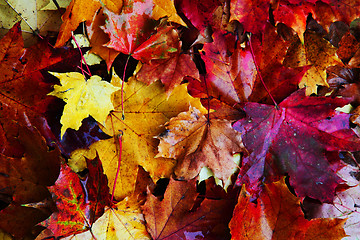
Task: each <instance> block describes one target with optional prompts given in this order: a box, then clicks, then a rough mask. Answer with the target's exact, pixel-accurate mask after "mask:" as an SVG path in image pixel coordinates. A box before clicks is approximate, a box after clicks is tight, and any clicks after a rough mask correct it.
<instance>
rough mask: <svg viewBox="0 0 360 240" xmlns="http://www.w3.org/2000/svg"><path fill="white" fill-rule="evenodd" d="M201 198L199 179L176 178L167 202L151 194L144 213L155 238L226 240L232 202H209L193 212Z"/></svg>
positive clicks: (167, 195) (165, 198) (169, 191)
mask: <svg viewBox="0 0 360 240" xmlns="http://www.w3.org/2000/svg"><path fill="white" fill-rule="evenodd" d="M197 195H198V194H197V193H196V185H195V180H191V181H188V182H185V181H175V180H173V179H170V183H169V185H168V187H167V189H166V192H165V195H164V199H163V200H161V201H160V200H159V199H158V198H156V197H155V196H153V195H151V194H150V195H149V196H148V197H147V200H146V202H145V204H144V206H143V214H144V216H145V220H146V225H147V229H148V231H149V233H150V235H151V236H152V237H153V239H156V240H160V239H167V240H170V239H174V240H175V239H214V240H215V239H224V236H226V227H225V228H224V224H225V225H226V224H227V223H228V221H229V218H228V217H229V216H228V213H229V208H231V206H232V204H229V203H230V202H231V201H229V200H210V199H205V200H204V201H202V202H201V204H200V206H199V207H198V208H195V209H193V208H194V206H193V205H194V201H195V199H196V197H197ZM230 211H231V210H230ZM219 218H221V219H222V221H219V220H218V219H219ZM219 230H220V231H219Z"/></svg>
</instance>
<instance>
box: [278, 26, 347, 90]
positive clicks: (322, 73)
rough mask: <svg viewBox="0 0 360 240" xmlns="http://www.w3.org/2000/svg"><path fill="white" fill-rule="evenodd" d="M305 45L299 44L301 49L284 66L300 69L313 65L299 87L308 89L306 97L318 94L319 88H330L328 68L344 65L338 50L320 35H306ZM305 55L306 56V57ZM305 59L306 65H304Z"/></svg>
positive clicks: (292, 54) (307, 32)
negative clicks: (327, 75) (338, 55)
mask: <svg viewBox="0 0 360 240" xmlns="http://www.w3.org/2000/svg"><path fill="white" fill-rule="evenodd" d="M304 39H305V44H304V45H302V44H301V43H298V45H297V46H298V47H299V48H303V49H299V50H297V51H294V52H291V53H290V54H289V55H287V58H286V59H285V60H284V65H286V66H290V67H299V66H303V65H311V68H310V69H309V70H308V71H307V72H306V73H305V75H304V77H303V78H302V79H301V82H300V83H299V87H300V88H303V87H306V95H307V96H309V95H311V94H312V93H315V94H316V93H317V86H327V87H328V86H329V85H328V83H327V81H326V68H327V67H329V66H332V65H343V64H342V62H341V60H340V59H339V58H338V57H337V56H336V50H337V49H336V48H335V47H334V46H332V45H331V44H330V42H328V41H327V40H325V39H323V38H322V37H321V36H320V35H318V34H317V33H315V32H312V31H306V32H305V33H304ZM304 53H305V56H304ZM304 59H305V61H306V62H305V63H304Z"/></svg>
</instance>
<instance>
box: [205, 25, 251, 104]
mask: <svg viewBox="0 0 360 240" xmlns="http://www.w3.org/2000/svg"><path fill="white" fill-rule="evenodd" d="M213 38H214V42H212V43H207V44H205V45H204V49H203V50H204V53H203V55H202V56H201V58H202V59H203V60H204V62H205V67H206V73H207V78H206V81H207V82H209V85H210V88H209V89H208V92H209V95H211V96H214V97H216V98H217V99H220V100H221V101H224V102H229V104H233V103H236V102H240V101H244V100H246V99H247V97H248V96H249V95H250V94H251V91H252V88H253V84H254V81H255V79H254V78H255V73H256V67H255V65H254V63H253V61H252V58H251V54H250V52H249V51H246V50H244V49H241V48H236V49H235V48H234V42H235V37H234V36H233V35H228V34H226V33H225V32H220V31H219V32H216V33H214V37H213ZM240 66H241V67H240Z"/></svg>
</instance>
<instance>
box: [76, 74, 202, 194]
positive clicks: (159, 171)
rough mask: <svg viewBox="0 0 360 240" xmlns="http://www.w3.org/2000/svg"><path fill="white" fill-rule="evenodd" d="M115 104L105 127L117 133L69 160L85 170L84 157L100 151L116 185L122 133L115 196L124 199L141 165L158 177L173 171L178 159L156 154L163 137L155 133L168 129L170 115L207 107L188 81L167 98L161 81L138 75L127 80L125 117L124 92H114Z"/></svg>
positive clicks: (106, 131)
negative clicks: (192, 93)
mask: <svg viewBox="0 0 360 240" xmlns="http://www.w3.org/2000/svg"><path fill="white" fill-rule="evenodd" d="M112 83H113V84H114V85H115V86H120V84H121V80H120V78H119V77H117V76H115V77H113V78H112ZM114 105H115V111H113V112H111V114H110V115H109V116H108V118H107V120H106V122H105V125H104V127H103V128H102V130H103V131H104V132H105V133H107V134H108V135H110V136H114V137H113V138H112V139H107V140H101V141H98V142H96V143H94V144H92V145H91V146H90V149H89V150H81V149H80V150H76V151H75V152H73V153H72V158H71V160H69V163H70V165H72V166H75V168H76V169H77V170H80V171H81V166H82V167H83V166H84V165H85V164H84V161H85V159H84V157H87V158H94V157H95V155H96V152H97V153H98V155H99V158H100V159H101V162H102V164H103V168H104V173H105V174H106V175H107V177H108V180H109V187H110V189H112V188H113V185H114V181H115V175H116V171H117V167H118V159H119V138H118V136H119V134H120V133H122V153H121V154H122V159H121V166H120V174H119V177H118V180H117V184H116V189H115V197H116V198H118V199H120V198H123V197H125V196H127V195H128V194H130V193H132V192H133V191H134V188H135V182H136V176H137V171H138V166H139V165H140V166H142V167H143V168H144V169H145V170H146V171H147V172H149V173H150V176H151V177H152V179H154V181H157V180H158V179H159V178H161V177H169V176H170V175H171V173H172V170H173V167H174V166H175V162H176V161H175V160H173V159H167V158H163V157H159V158H155V155H156V154H157V146H158V143H159V140H158V139H155V138H154V137H155V136H157V135H159V134H160V133H161V132H163V131H164V130H165V129H164V127H163V126H164V124H165V123H166V122H167V121H169V120H170V118H172V117H175V116H176V115H177V114H179V113H180V112H183V111H187V110H188V109H189V106H190V105H191V106H194V107H196V108H198V109H201V110H202V111H205V109H204V108H203V107H202V106H201V103H200V100H199V99H195V98H192V97H191V96H190V95H189V94H188V92H187V85H184V84H183V85H180V86H177V87H176V88H175V89H174V90H173V92H172V94H171V95H170V96H169V98H167V95H166V93H165V89H164V87H163V86H162V84H161V82H159V81H157V82H155V83H153V84H151V85H149V86H148V85H146V84H144V83H142V82H139V81H137V80H135V78H130V79H129V81H128V82H125V83H124V110H125V111H124V112H125V119H124V120H123V119H122V109H121V97H120V92H117V93H115V94H114ZM81 162H83V163H81Z"/></svg>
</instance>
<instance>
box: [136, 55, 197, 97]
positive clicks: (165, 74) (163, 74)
mask: <svg viewBox="0 0 360 240" xmlns="http://www.w3.org/2000/svg"><path fill="white" fill-rule="evenodd" d="M185 76H190V77H193V78H195V79H198V78H199V71H198V70H197V68H196V65H195V63H194V62H193V61H192V58H191V56H190V55H188V54H181V53H180V51H178V52H176V53H174V54H172V56H171V57H170V58H169V59H164V60H153V61H151V62H150V63H145V64H143V65H142V67H141V69H140V71H139V72H138V73H137V74H136V78H137V79H138V80H139V81H141V82H144V83H146V84H151V83H153V82H155V81H156V80H160V81H161V82H162V83H163V84H164V86H165V89H166V94H167V95H170V94H171V92H172V90H173V89H174V88H175V87H176V86H178V85H179V84H180V83H181V82H182V81H183V78H184V77H185Z"/></svg>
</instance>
